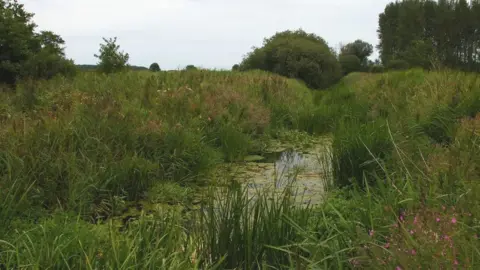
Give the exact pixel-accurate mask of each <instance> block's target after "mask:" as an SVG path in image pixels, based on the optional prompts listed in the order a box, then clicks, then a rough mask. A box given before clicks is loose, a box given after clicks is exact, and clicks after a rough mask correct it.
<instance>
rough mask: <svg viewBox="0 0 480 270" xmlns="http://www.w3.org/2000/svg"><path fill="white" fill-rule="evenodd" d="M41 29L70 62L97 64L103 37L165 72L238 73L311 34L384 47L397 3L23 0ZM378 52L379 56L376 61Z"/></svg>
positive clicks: (133, 60)
mask: <svg viewBox="0 0 480 270" xmlns="http://www.w3.org/2000/svg"><path fill="white" fill-rule="evenodd" d="M19 2H21V3H23V4H24V5H25V8H26V9H27V10H28V11H29V12H33V13H35V16H34V18H33V20H34V21H35V23H36V24H37V25H38V30H50V31H53V32H55V33H57V34H59V35H61V36H62V38H63V39H64V40H65V42H66V49H65V52H66V54H67V57H69V58H71V59H73V60H74V61H75V63H77V64H95V63H97V59H96V58H95V57H94V54H95V53H97V52H98V49H99V46H100V43H102V42H103V39H102V37H105V38H110V37H117V43H118V44H119V45H120V49H121V50H123V51H125V52H127V53H128V54H129V55H130V60H129V63H130V64H131V65H139V66H146V67H148V66H149V65H150V64H151V63H153V62H157V63H158V64H159V65H160V67H161V68H162V69H165V70H167V69H180V68H183V67H185V66H186V65H189V64H192V65H195V66H198V67H203V68H214V69H230V68H231V67H232V66H233V65H234V64H237V63H239V62H240V61H241V60H242V58H243V56H244V55H245V54H246V53H248V52H249V51H251V48H252V46H257V47H259V46H261V45H262V42H263V39H264V38H266V37H270V36H272V35H274V34H275V33H276V32H279V31H284V30H295V29H299V28H301V29H303V30H305V31H306V32H311V33H315V34H317V35H319V36H321V37H323V38H324V39H325V40H326V41H327V42H328V44H329V46H331V47H334V48H338V47H339V44H342V43H343V44H345V43H348V42H351V41H354V40H355V39H362V40H365V41H367V42H369V43H371V44H372V45H374V46H375V45H377V44H378V37H377V32H376V30H377V27H378V15H379V14H380V13H381V12H382V11H383V10H384V8H385V6H386V4H388V3H389V2H391V0H328V1H327V0H235V1H233V0H135V1H132V0H100V1H99V0H23V1H22V0H20V1H19ZM376 56H377V53H376V52H375V54H374V55H373V56H372V57H373V58H375V57H376Z"/></svg>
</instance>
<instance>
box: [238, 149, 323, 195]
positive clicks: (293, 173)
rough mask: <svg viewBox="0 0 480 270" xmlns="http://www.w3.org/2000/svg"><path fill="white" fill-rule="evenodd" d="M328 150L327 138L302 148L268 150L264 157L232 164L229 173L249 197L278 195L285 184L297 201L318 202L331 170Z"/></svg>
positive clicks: (282, 190) (283, 189)
mask: <svg viewBox="0 0 480 270" xmlns="http://www.w3.org/2000/svg"><path fill="white" fill-rule="evenodd" d="M329 149H330V147H329V144H328V141H320V142H319V143H318V144H316V146H315V147H313V148H311V149H305V150H304V151H299V150H295V149H291V148H290V149H286V150H283V151H279V152H271V153H268V154H264V155H263V157H264V159H258V160H257V161H253V162H245V163H243V164H233V165H232V166H233V168H231V174H232V175H233V178H234V179H235V180H236V181H239V182H241V183H243V184H244V186H246V188H247V189H248V193H249V196H251V197H254V196H255V194H258V192H271V191H273V193H277V194H281V193H283V192H284V191H285V189H286V188H287V187H288V188H290V191H291V192H293V194H292V195H295V196H297V197H298V201H302V202H303V203H310V204H318V203H320V202H321V201H322V199H323V195H324V194H325V185H326V181H328V180H329V176H330V173H331V166H330V162H329Z"/></svg>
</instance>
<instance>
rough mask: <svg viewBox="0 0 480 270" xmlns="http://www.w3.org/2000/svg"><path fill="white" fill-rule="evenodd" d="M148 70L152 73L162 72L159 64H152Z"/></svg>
mask: <svg viewBox="0 0 480 270" xmlns="http://www.w3.org/2000/svg"><path fill="white" fill-rule="evenodd" d="M148 69H149V70H150V71H153V72H157V71H160V66H159V65H158V63H152V64H151V65H150V67H149V68H148Z"/></svg>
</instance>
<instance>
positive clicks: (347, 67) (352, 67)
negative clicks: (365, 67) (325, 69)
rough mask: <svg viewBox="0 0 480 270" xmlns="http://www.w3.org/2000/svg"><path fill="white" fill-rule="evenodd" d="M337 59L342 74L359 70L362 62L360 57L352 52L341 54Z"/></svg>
mask: <svg viewBox="0 0 480 270" xmlns="http://www.w3.org/2000/svg"><path fill="white" fill-rule="evenodd" d="M338 61H339V62H340V65H341V66H342V70H343V74H345V75H346V74H348V73H352V72H356V71H360V69H361V68H362V63H361V62H360V59H359V58H358V57H357V56H355V55H353V54H342V55H340V56H339V58H338Z"/></svg>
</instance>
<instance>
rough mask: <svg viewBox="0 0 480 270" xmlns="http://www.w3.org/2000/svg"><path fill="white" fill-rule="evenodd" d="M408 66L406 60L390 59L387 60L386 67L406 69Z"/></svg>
mask: <svg viewBox="0 0 480 270" xmlns="http://www.w3.org/2000/svg"><path fill="white" fill-rule="evenodd" d="M409 67H410V66H409V64H408V62H407V61H405V60H402V59H392V60H390V61H389V62H388V65H387V69H391V70H403V69H408V68H409Z"/></svg>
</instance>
